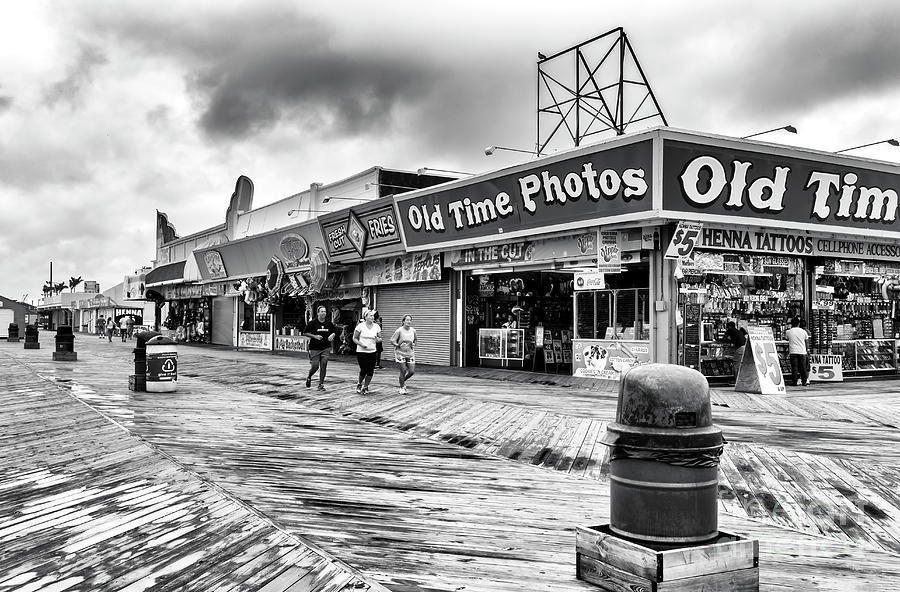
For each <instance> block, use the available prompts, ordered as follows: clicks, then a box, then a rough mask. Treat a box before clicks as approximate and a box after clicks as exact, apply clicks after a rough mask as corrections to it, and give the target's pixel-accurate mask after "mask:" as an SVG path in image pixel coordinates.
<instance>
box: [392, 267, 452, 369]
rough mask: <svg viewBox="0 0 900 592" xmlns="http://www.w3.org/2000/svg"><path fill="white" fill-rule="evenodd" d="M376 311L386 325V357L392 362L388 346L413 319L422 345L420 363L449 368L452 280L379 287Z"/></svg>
mask: <svg viewBox="0 0 900 592" xmlns="http://www.w3.org/2000/svg"><path fill="white" fill-rule="evenodd" d="M375 308H376V309H377V310H378V314H379V315H381V318H382V319H384V320H385V321H386V322H385V323H384V326H382V333H383V335H384V340H385V348H384V349H385V356H386V357H387V359H390V356H392V355H393V346H391V345H389V344H388V343H387V341H388V339H390V337H391V335H393V333H394V330H395V329H396V328H397V327H399V326H400V321H401V320H402V319H403V316H404V315H408V314H409V315H412V317H413V326H414V327H415V328H416V335H417V337H418V342H417V344H416V362H420V363H422V364H434V365H437V366H449V365H450V360H451V347H450V346H451V342H450V337H451V328H450V312H451V308H452V300H451V291H450V280H449V279H446V280H441V281H439V282H417V283H410V284H394V285H386V286H378V288H377V289H376V292H375Z"/></svg>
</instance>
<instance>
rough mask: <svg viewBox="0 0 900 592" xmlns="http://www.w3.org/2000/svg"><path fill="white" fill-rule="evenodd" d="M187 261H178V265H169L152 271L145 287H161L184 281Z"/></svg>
mask: <svg viewBox="0 0 900 592" xmlns="http://www.w3.org/2000/svg"><path fill="white" fill-rule="evenodd" d="M185 263H187V262H186V261H178V262H177V263H168V264H166V265H160V266H159V267H157V268H155V269H152V270H150V271H149V272H148V273H147V278H146V279H145V281H144V285H145V286H147V287H150V286H161V285H163V284H171V283H177V282H183V281H184V264H185Z"/></svg>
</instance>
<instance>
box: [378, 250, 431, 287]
mask: <svg viewBox="0 0 900 592" xmlns="http://www.w3.org/2000/svg"><path fill="white" fill-rule="evenodd" d="M439 279H441V254H440V253H435V252H431V251H425V252H421V253H408V254H406V255H398V256H396V257H385V258H382V259H376V260H374V261H366V262H365V263H363V283H364V284H365V285H366V286H380V285H383V284H402V283H408V282H428V281H434V280H439Z"/></svg>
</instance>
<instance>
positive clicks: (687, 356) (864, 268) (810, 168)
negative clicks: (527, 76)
mask: <svg viewBox="0 0 900 592" xmlns="http://www.w3.org/2000/svg"><path fill="white" fill-rule="evenodd" d="M898 186H900V169H898V167H896V166H895V165H890V164H886V163H878V162H872V161H865V160H862V159H855V158H852V157H845V156H838V155H833V154H827V153H820V152H812V151H808V150H800V149H792V148H787V147H778V146H772V145H768V144H763V143H759V142H754V141H746V140H738V139H729V138H722V137H713V136H707V135H701V134H694V133H688V132H678V131H674V130H669V129H657V130H651V131H648V132H642V133H639V134H635V135H633V136H624V137H621V138H617V139H616V140H612V141H610V142H606V143H603V144H598V145H595V146H591V147H588V148H579V149H576V150H573V151H570V152H568V153H564V154H561V155H556V156H552V157H547V158H544V159H541V160H539V161H533V162H529V163H527V164H523V165H519V166H516V167H512V168H510V169H505V170H502V171H496V172H492V173H486V174H485V175H481V176H477V177H470V178H466V179H461V180H459V181H457V182H453V183H448V184H445V185H442V186H440V187H439V188H437V189H436V190H435V189H427V190H421V191H415V192H411V193H407V194H404V195H402V196H398V197H396V198H395V202H396V205H397V209H398V216H399V220H400V225H401V229H402V232H403V238H404V241H405V243H406V248H407V250H408V251H409V252H411V253H419V252H432V253H436V252H443V253H444V256H445V259H447V260H448V261H445V264H448V262H449V266H450V267H451V269H453V270H454V272H457V273H458V274H459V276H458V278H459V290H458V291H454V292H455V294H454V302H453V308H454V309H456V310H457V311H458V321H457V322H456V324H455V325H454V328H455V334H456V335H455V341H457V342H459V346H460V351H461V352H462V353H461V356H460V360H459V363H464V364H468V365H475V364H480V365H494V366H499V367H511V368H512V367H519V368H533V369H536V370H539V371H549V372H557V371H566V372H572V373H573V374H576V375H583V376H598V377H606V378H617V377H620V376H621V373H622V371H625V370H627V369H628V368H629V367H631V366H633V365H636V364H641V363H646V362H650V361H658V362H670V363H679V364H684V365H687V366H691V367H694V368H697V369H698V370H700V371H702V372H703V373H705V374H707V375H708V376H710V377H733V376H734V371H735V368H734V363H735V360H734V359H731V358H733V352H731V351H729V350H728V349H727V348H726V347H725V344H724V343H723V334H724V330H725V327H726V325H727V323H729V322H732V321H733V322H735V323H736V325H737V326H738V327H741V328H744V329H747V328H754V327H760V328H765V330H767V331H771V334H772V336H773V338H774V340H775V342H776V349H777V353H778V354H779V358H780V359H781V363H782V365H783V367H784V368H785V369H786V366H787V350H786V343H785V342H784V341H783V339H784V338H783V335H784V331H785V329H787V328H788V327H789V326H790V322H791V319H792V318H795V317H799V318H800V319H801V320H802V321H803V322H804V324H806V325H807V326H808V330H809V331H810V333H811V335H812V344H811V345H812V348H813V351H814V352H816V351H819V352H822V353H827V354H829V355H842V356H843V367H844V369H845V370H846V371H847V372H850V373H853V372H857V373H864V372H895V371H896V369H897V362H898V342H897V339H898V337H900V331H898V330H897V327H898V323H900V319H898V313H900V311H898V303H897V296H898V294H900V291H898V290H897V289H896V288H897V286H898V285H900V273H898V270H900V247H898V246H897V239H898V238H900V222H898V221H897V214H898V209H900V203H898V196H897V187H898ZM685 222H691V223H693V228H694V231H693V233H694V235H693V236H692V237H691V239H690V240H686V238H685V237H687V236H689V235H690V233H682V234H679V233H680V232H681V227H680V226H679V224H681V223H685ZM612 232H618V233H619V237H618V238H617V239H615V240H613V239H610V238H609V236H610V235H607V238H602V236H603V233H612ZM584 233H587V234H591V235H595V236H596V237H597V238H596V241H597V242H598V246H599V251H597V250H595V251H593V252H592V253H591V254H590V255H585V256H583V257H582V256H575V257H566V256H563V257H560V256H558V255H553V256H551V257H548V258H547V259H544V258H543V257H539V256H535V249H537V245H539V244H541V243H542V242H543V241H548V240H550V239H553V240H568V241H571V240H573V239H575V238H576V237H578V236H579V235H581V234H584ZM636 235H639V236H637V237H636ZM623 236H624V238H623ZM613 242H614V243H615V244H616V246H617V248H618V251H619V252H620V255H621V257H622V261H620V262H618V264H610V262H608V261H606V260H605V258H604V255H605V247H604V245H608V244H612V243H613ZM687 243H690V245H689V248H686V249H685V248H684V247H686V246H688V244H687ZM672 245H676V246H677V249H676V251H677V250H679V249H683V250H684V253H682V255H685V256H679V255H678V253H677V252H675V254H674V255H672V253H669V255H670V256H669V257H667V251H668V250H669V249H670V248H671V247H672ZM626 259H627V260H628V261H625V260H626ZM577 274H584V275H583V276H579V275H577ZM442 305H443V303H441V306H442ZM510 315H512V316H510ZM504 325H505V326H504Z"/></svg>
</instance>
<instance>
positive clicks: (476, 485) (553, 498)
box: [0, 340, 900, 591]
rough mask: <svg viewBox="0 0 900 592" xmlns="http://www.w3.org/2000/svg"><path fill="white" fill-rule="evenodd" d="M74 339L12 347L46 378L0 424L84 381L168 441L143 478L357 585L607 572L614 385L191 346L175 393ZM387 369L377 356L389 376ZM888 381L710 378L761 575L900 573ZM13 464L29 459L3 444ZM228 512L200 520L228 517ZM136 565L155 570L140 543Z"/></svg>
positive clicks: (17, 559) (731, 521) (734, 520)
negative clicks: (362, 387)
mask: <svg viewBox="0 0 900 592" xmlns="http://www.w3.org/2000/svg"><path fill="white" fill-rule="evenodd" d="M76 346H77V348H78V349H79V358H80V360H79V362H77V363H74V364H68V365H66V364H63V363H54V362H52V361H50V352H49V351H46V350H38V351H34V350H28V351H26V350H22V349H20V348H21V346H19V347H16V348H15V349H14V346H13V344H10V345H9V346H8V347H7V346H6V344H5V343H0V377H2V379H3V380H6V378H7V377H8V376H10V375H11V374H12V373H11V372H7V370H8V369H11V368H16V367H20V368H25V367H27V369H28V370H29V371H34V372H36V373H37V375H38V376H39V377H40V379H39V380H38V379H32V380H31V381H28V380H26V381H25V384H23V383H21V382H17V383H16V385H17V386H16V387H15V391H16V392H17V393H18V394H15V393H13V394H11V396H12V398H11V399H8V401H10V402H15V401H18V400H23V401H24V399H26V398H27V399H28V400H27V401H26V402H23V404H22V405H20V406H17V407H16V406H14V407H12V408H10V407H9V406H6V408H5V409H4V410H3V411H2V412H0V418H3V420H2V421H3V424H2V425H4V429H8V428H7V427H6V426H9V425H18V423H17V422H18V421H19V419H21V418H22V417H30V418H33V419H32V421H34V422H40V421H42V419H41V417H42V414H44V413H47V412H48V411H55V408H54V410H50V409H45V408H44V407H45V404H46V401H47V400H48V399H49V398H54V399H55V398H57V397H61V399H60V400H67V401H68V403H69V405H77V401H76V400H75V399H73V398H68V397H65V396H64V393H65V392H66V391H68V392H70V393H71V394H73V395H75V396H76V397H77V398H78V399H80V400H81V401H84V402H86V403H88V404H89V405H91V406H92V407H94V408H96V409H98V410H100V411H101V412H102V413H103V414H104V415H106V416H107V417H108V418H111V419H112V420H114V421H115V422H117V423H118V424H119V425H120V426H122V427H124V428H125V429H127V430H128V431H129V432H130V433H131V434H133V435H137V436H140V437H141V438H143V439H145V440H146V441H147V442H149V443H150V444H152V446H153V447H155V450H154V449H153V448H150V450H151V451H153V452H155V453H157V455H161V456H162V458H159V459H158V460H157V459H155V460H154V462H160V463H162V464H163V465H165V468H163V467H159V468H156V466H155V465H154V467H153V468H152V469H150V468H148V473H147V475H145V476H146V477H147V478H153V479H155V478H158V475H157V471H159V473H160V474H162V475H166V474H168V473H173V472H174V473H184V474H186V475H187V477H189V479H188V480H189V481H190V482H191V483H194V484H196V485H195V486H196V487H206V488H209V490H210V491H212V492H216V493H218V494H219V495H222V496H225V497H226V498H228V499H232V498H231V496H233V498H236V499H237V500H239V501H235V503H239V504H240V507H242V508H244V509H246V510H247V511H250V509H251V508H252V510H254V511H252V512H251V514H252V515H253V516H254V517H255V518H256V519H257V520H263V521H265V517H268V518H269V519H271V522H267V524H269V526H270V528H275V527H276V526H277V527H278V528H282V529H284V530H285V531H286V533H287V534H285V533H282V534H285V536H288V535H290V536H291V537H293V538H291V540H292V541H293V544H295V545H303V544H308V545H310V548H319V549H321V551H320V552H321V553H323V554H328V555H330V556H334V557H336V558H339V559H340V560H341V561H343V562H345V563H346V564H347V565H348V566H350V567H347V568H345V569H346V573H347V574H350V573H351V572H350V571H349V570H351V569H358V570H360V571H361V576H359V580H358V581H359V585H363V586H364V585H371V582H374V581H377V582H379V583H380V584H382V585H384V586H385V587H387V588H388V589H391V590H454V591H456V590H463V589H464V590H484V591H494V590H569V589H571V590H584V589H591V588H590V587H588V586H586V585H583V584H581V583H579V582H577V581H575V580H574V553H573V545H574V534H573V528H574V526H575V525H585V524H599V523H602V522H604V521H605V520H606V517H607V516H608V497H607V496H608V484H607V481H606V477H605V475H606V472H607V465H606V463H605V449H604V448H603V447H602V446H599V445H598V444H597V438H598V437H599V436H600V435H602V432H603V430H604V429H605V425H606V422H608V421H610V420H611V419H612V416H613V412H614V408H615V398H614V393H613V391H612V389H610V388H608V387H605V386H601V385H597V387H596V388H592V389H590V390H587V391H585V390H582V389H580V388H579V387H577V386H564V385H565V384H566V380H565V379H559V380H555V381H554V382H559V383H562V385H541V384H528V383H517V382H501V381H498V380H493V379H491V377H489V376H482V377H472V376H464V375H447V374H445V373H441V374H428V373H422V374H420V375H419V376H417V377H416V379H414V381H413V383H411V384H410V387H411V390H412V391H413V392H414V394H413V395H412V396H409V397H400V396H398V395H396V394H395V389H394V388H393V387H391V388H388V387H386V386H384V387H380V388H379V390H378V391H376V392H375V393H374V395H373V396H370V397H367V398H364V397H359V396H357V395H355V394H354V393H353V392H352V388H350V387H351V385H352V380H353V378H352V372H353V366H351V365H349V364H340V363H339V364H333V365H332V367H331V370H332V372H331V374H332V380H330V381H329V390H328V391H326V392H325V393H319V392H316V391H307V390H305V389H303V388H297V385H301V384H302V380H301V376H302V373H303V368H304V367H305V363H304V362H303V361H302V360H301V359H299V358H291V357H276V356H269V355H258V354H247V353H243V352H230V351H211V350H204V349H197V348H182V350H181V360H180V368H181V377H182V380H181V381H180V385H179V390H178V392H177V393H173V394H168V395H150V394H134V393H129V392H128V390H127V374H128V373H129V371H130V370H129V366H130V346H128V345H125V344H118V345H117V344H108V343H102V342H91V340H78V341H77V343H76ZM461 374H462V373H461ZM393 378H394V377H393V374H392V373H391V372H389V371H385V372H384V373H381V372H379V373H378V374H377V375H376V383H381V384H386V383H388V381H391V384H393V382H392V381H393ZM20 380H21V379H20ZM54 384H55V385H56V387H59V388H58V389H57V388H54V387H53V385H54ZM873 384H874V383H873ZM894 385H896V387H895V388H892V387H894ZM845 386H846V385H845ZM878 388H880V389H882V391H883V392H882V393H880V394H879V395H878V396H877V397H875V396H874V394H873V393H871V392H870V393H869V394H860V393H859V392H858V389H853V388H832V389H826V390H817V391H816V392H815V393H814V392H813V391H812V390H809V391H807V392H806V393H805V394H806V395H807V396H803V397H800V396H789V397H787V398H784V399H783V400H782V399H778V400H774V399H771V398H768V399H767V398H758V397H757V398H755V397H752V396H743V395H741V396H737V395H734V394H733V393H728V392H726V391H719V392H715V393H713V401H714V403H715V405H716V407H715V408H714V416H715V420H716V422H717V423H719V424H720V425H722V427H723V429H724V430H725V433H726V437H728V439H729V441H730V444H729V446H728V447H727V453H726V458H725V460H724V462H723V470H722V472H721V473H722V476H721V482H720V491H721V493H722V500H721V511H720V517H721V520H720V521H721V525H722V527H723V528H727V529H729V530H732V531H736V532H741V533H745V534H750V535H751V536H754V537H757V538H759V539H761V559H760V565H761V578H762V582H763V584H762V588H763V589H767V590H783V589H792V588H804V589H824V590H846V589H854V588H858V589H885V590H887V589H895V588H896V587H898V586H900V570H898V567H897V566H898V565H900V560H898V557H900V556H898V538H897V535H898V525H900V520H898V517H900V516H898V510H897V508H898V507H900V500H898V499H897V493H896V492H897V491H898V483H897V479H898V477H897V475H898V474H900V471H898V459H897V454H898V449H900V446H898V430H897V427H896V425H897V424H896V422H894V420H893V419H891V417H890V414H891V412H892V411H893V412H894V413H895V412H896V409H897V395H896V393H897V391H900V383H878ZM854 390H856V391H857V392H854ZM34 393H38V396H34V397H25V398H23V397H22V395H23V394H25V395H31V394H34ZM48 393H49V394H54V393H55V395H54V397H48ZM816 393H817V394H816ZM71 413H74V412H71ZM14 418H19V419H14ZM78 423H79V422H77V421H70V422H69V423H68V425H69V426H70V431H72V432H75V433H71V434H69V436H68V437H69V438H70V439H71V440H73V441H74V442H79V443H82V444H85V440H87V443H97V442H100V436H91V437H86V435H85V433H84V431H83V430H80V431H77V432H76V431H74V430H71V426H72V425H77V424H78ZM106 425H107V426H109V424H106ZM110 428H111V429H113V430H116V431H117V433H116V434H115V435H116V437H125V438H129V439H132V440H133V437H132V436H130V435H129V434H126V433H124V432H123V431H122V430H119V429H118V428H117V427H116V426H114V425H113V426H110ZM16 429H17V430H19V428H18V427H17V428H16ZM17 433H21V432H20V431H17ZM4 434H6V432H4ZM106 437H107V436H103V438H106ZM91 438H93V439H91ZM103 441H104V442H105V440H103ZM761 442H762V443H764V444H765V445H764V446H760V443H761ZM141 444H142V445H143V443H141ZM144 446H146V445H144ZM147 448H149V447H147ZM98 452H99V451H98ZM48 453H49V452H48V451H46V450H45V451H44V454H48ZM165 457H168V458H165ZM39 461H40V462H44V463H46V462H47V461H46V460H45V459H39ZM4 463H5V466H7V467H14V468H15V469H16V470H24V469H25V468H24V467H18V466H16V465H15V462H14V459H10V458H8V457H4ZM167 471H168V473H167ZM84 472H89V473H90V472H91V471H79V470H77V467H76V468H75V470H73V471H72V473H71V474H72V475H73V477H72V479H73V480H75V479H78V477H77V475H79V474H81V473H84ZM194 473H196V475H199V476H200V477H202V478H203V479H206V480H207V481H208V482H200V481H198V480H197V477H196V475H194ZM92 474H93V473H92ZM187 477H186V478H187ZM164 478H165V477H164ZM79 485H86V484H84V483H80V484H79ZM185 487H187V486H185ZM176 490H177V487H176V486H175V485H173V486H172V489H171V491H172V492H173V493H175V492H176ZM181 493H182V495H189V493H184V492H181ZM9 500H10V496H9V495H8V494H7V495H4V494H3V490H0V507H3V508H6V511H5V512H4V513H3V514H0V520H3V519H7V518H8V517H10V514H9V509H8V508H10V506H9ZM232 501H234V500H232ZM83 505H84V504H82V503H81V502H77V503H75V502H73V504H72V505H71V508H73V511H75V510H78V509H81V508H82V507H83ZM256 512H261V514H262V515H260V514H257V513H256ZM218 521H219V518H218V517H217V516H211V517H210V519H209V520H206V521H205V522H204V524H210V526H209V528H210V529H212V530H214V532H221V531H223V530H224V531H227V529H228V527H227V526H224V525H218V524H217V523H218ZM273 523H274V525H273ZM208 536H213V537H214V536H215V535H214V534H210V535H208ZM148 538H150V539H151V540H152V535H150V536H149V537H148ZM140 540H141V539H140V536H138V535H136V536H135V538H134V541H133V544H137V543H138V542H139V541H140ZM184 540H185V541H190V542H186V543H185V544H184V547H185V553H184V554H183V555H181V556H180V559H183V560H184V561H187V559H186V558H187V557H190V552H188V551H187V550H186V549H187V548H189V547H190V545H191V544H192V543H193V544H195V545H196V546H197V547H201V546H203V547H205V546H206V545H201V543H200V541H199V539H194V538H193V536H185V537H184ZM211 540H212V539H211ZM226 545H227V544H226ZM23 553H24V552H23ZM23 553H11V554H4V555H3V561H4V563H3V564H0V567H2V569H0V571H5V570H6V569H9V568H10V566H14V567H16V568H18V569H19V571H21V570H22V569H26V571H27V562H26V560H25V559H24V556H23ZM178 553H179V552H178V551H173V555H172V556H173V557H174V556H177V555H178ZM98 561H99V560H98ZM45 563H47V564H48V565H53V566H54V567H55V568H57V570H58V572H59V573H60V574H61V575H60V577H78V576H77V575H72V576H69V575H68V574H70V573H71V574H77V570H78V565H76V564H74V563H73V564H71V565H70V564H69V563H68V562H67V558H66V557H56V558H55V559H54V558H53V557H52V556H51V557H50V558H48V559H46V560H45ZM126 565H127V566H128V569H130V570H132V571H140V570H141V569H142V568H143V567H145V566H144V565H143V564H142V562H141V561H140V559H134V560H132V561H128V562H126ZM363 579H366V580H367V581H366V582H363V581H362V580H363ZM369 580H371V582H370V581H369ZM350 582H351V580H347V581H345V583H350ZM356 582H357V580H353V581H352V585H357V584H356ZM2 585H3V583H2V580H0V586H2ZM35 589H39V588H35ZM61 589H62V588H61ZM72 589H75V588H72ZM100 589H102V588H100ZM108 589H118V588H117V587H110V588H108ZM173 589H177V588H173ZM198 589H206V588H205V587H203V586H199V587H198ZM248 589H249V588H248ZM273 589H276V588H273ZM292 589H297V590H300V589H308V588H304V587H302V585H301V584H297V585H295V587H294V588H292ZM338 589H339V588H338Z"/></svg>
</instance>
